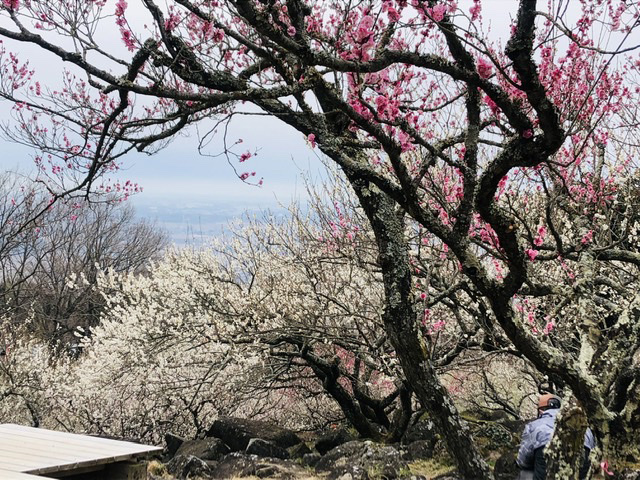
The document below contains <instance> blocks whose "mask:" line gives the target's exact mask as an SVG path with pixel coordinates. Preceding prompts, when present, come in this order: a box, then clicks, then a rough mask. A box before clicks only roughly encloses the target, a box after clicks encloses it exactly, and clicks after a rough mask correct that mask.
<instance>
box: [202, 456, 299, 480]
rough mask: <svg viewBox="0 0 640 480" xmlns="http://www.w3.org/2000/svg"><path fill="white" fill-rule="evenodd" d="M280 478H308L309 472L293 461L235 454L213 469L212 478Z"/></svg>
mask: <svg viewBox="0 0 640 480" xmlns="http://www.w3.org/2000/svg"><path fill="white" fill-rule="evenodd" d="M251 476H255V477H258V478H278V479H280V480H288V479H291V480H293V479H297V478H308V477H309V472H308V471H307V470H305V469H304V468H303V467H301V466H300V465H297V464H296V463H294V462H292V461H291V460H280V459H276V458H269V459H264V458H259V457H258V456H256V455H248V454H246V453H240V452H233V453H230V454H229V455H226V456H225V457H224V458H223V459H222V460H220V462H218V463H217V464H216V465H215V466H213V467H212V469H211V478H242V477H251Z"/></svg>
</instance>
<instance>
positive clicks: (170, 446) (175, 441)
mask: <svg viewBox="0 0 640 480" xmlns="http://www.w3.org/2000/svg"><path fill="white" fill-rule="evenodd" d="M164 443H165V444H166V445H167V446H166V448H165V449H164V453H165V455H166V456H167V458H173V456H174V455H175V454H176V452H177V451H178V448H180V445H182V444H183V443H184V438H182V437H179V436H178V435H175V434H173V433H171V432H167V433H166V434H165V435H164Z"/></svg>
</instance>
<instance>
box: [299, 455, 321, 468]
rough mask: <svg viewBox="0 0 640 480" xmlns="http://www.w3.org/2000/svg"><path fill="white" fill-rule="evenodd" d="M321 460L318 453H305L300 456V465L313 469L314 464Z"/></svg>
mask: <svg viewBox="0 0 640 480" xmlns="http://www.w3.org/2000/svg"><path fill="white" fill-rule="evenodd" d="M321 458H322V455H320V454H319V453H313V452H312V453H305V454H304V455H303V456H302V459H301V460H302V464H303V465H306V466H308V467H315V466H316V464H317V463H318V462H319V461H320V459H321Z"/></svg>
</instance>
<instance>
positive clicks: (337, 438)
mask: <svg viewBox="0 0 640 480" xmlns="http://www.w3.org/2000/svg"><path fill="white" fill-rule="evenodd" d="M352 440H355V437H354V436H353V435H351V434H350V433H349V432H348V431H347V430H345V429H344V428H341V429H338V430H335V431H332V432H329V433H326V434H325V435H322V436H321V437H320V438H318V440H316V444H315V448H316V450H317V451H318V453H319V454H320V455H324V454H325V453H327V452H328V451H329V450H331V449H333V448H336V447H337V446H338V445H342V444H343V443H347V442H350V441H352Z"/></svg>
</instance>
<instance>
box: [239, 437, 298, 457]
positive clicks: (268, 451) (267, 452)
mask: <svg viewBox="0 0 640 480" xmlns="http://www.w3.org/2000/svg"><path fill="white" fill-rule="evenodd" d="M245 453H248V454H250V455H257V456H258V457H270V458H280V459H282V460H286V459H288V458H289V452H287V451H286V450H285V449H284V448H281V447H279V446H278V445H276V444H275V443H273V442H269V441H267V440H263V439H261V438H252V439H251V440H249V444H248V445H247V448H246V450H245Z"/></svg>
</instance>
